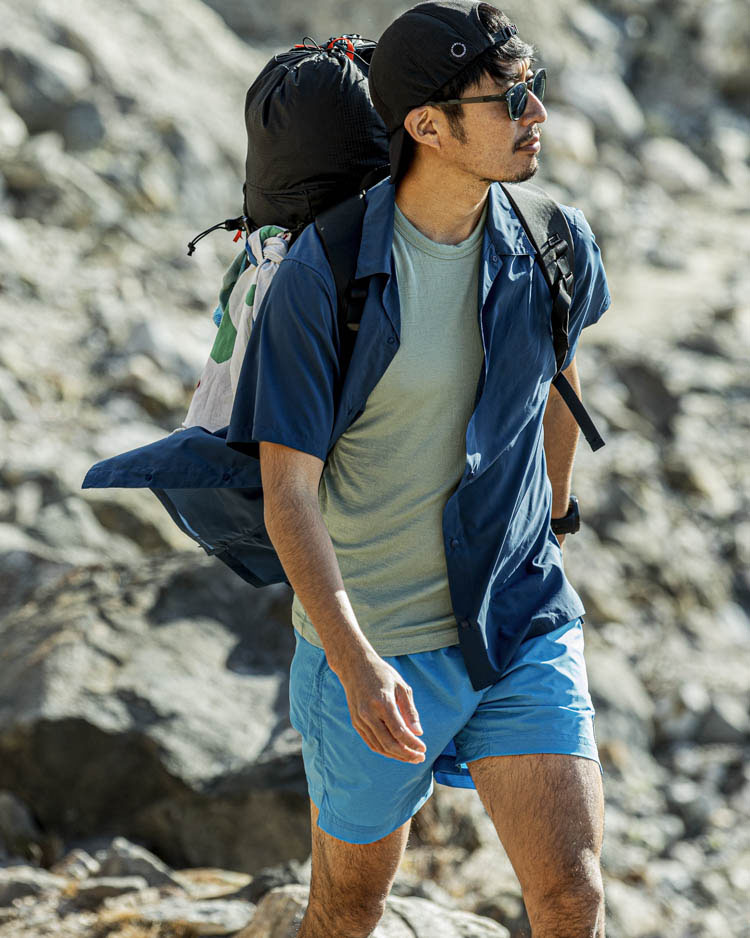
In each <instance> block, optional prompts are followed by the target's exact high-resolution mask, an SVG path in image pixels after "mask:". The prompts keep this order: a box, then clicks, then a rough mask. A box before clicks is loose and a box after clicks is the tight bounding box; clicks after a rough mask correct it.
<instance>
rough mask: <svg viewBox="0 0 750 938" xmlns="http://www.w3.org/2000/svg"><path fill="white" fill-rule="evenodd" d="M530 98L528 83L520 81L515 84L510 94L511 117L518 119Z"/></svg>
mask: <svg viewBox="0 0 750 938" xmlns="http://www.w3.org/2000/svg"><path fill="white" fill-rule="evenodd" d="M528 99H529V91H528V88H527V87H526V85H524V84H523V83H519V84H517V85H513V87H512V88H511V89H510V95H509V96H508V112H509V114H510V119H511V120H514V121H517V120H518V119H519V118H520V116H521V115H522V114H523V112H524V111H525V110H526V102H527V101H528Z"/></svg>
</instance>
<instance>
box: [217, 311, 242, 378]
mask: <svg viewBox="0 0 750 938" xmlns="http://www.w3.org/2000/svg"><path fill="white" fill-rule="evenodd" d="M236 338H237V330H236V329H235V328H234V323H233V322H232V317H231V316H230V315H229V310H227V309H225V310H224V315H223V316H222V317H221V325H220V326H219V331H218V332H217V333H216V339H215V340H214V345H213V348H212V349H211V358H213V360H214V361H215V362H216V363H217V364H218V365H220V364H221V363H222V362H225V361H227V360H228V359H230V358H231V357H232V352H233V351H234V340H235V339H236Z"/></svg>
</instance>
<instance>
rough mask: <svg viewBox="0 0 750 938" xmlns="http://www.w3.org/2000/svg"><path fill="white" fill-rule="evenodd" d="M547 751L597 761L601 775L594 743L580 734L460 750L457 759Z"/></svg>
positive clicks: (465, 760)
mask: <svg viewBox="0 0 750 938" xmlns="http://www.w3.org/2000/svg"><path fill="white" fill-rule="evenodd" d="M501 750H502V751H501ZM547 753H549V754H558V755H563V756H580V757H581V758H583V759H591V760H592V761H593V762H596V763H597V765H598V766H599V771H600V772H601V773H602V775H603V774H604V770H603V769H602V764H601V760H600V759H599V751H598V749H597V747H596V745H595V744H592V742H591V739H590V738H589V737H582V736H571V737H567V738H566V737H564V736H563V737H560V736H558V737H557V738H556V739H555V740H554V741H552V742H544V741H539V742H529V741H528V740H525V741H524V742H517V743H510V742H509V743H507V744H500V745H497V744H496V745H490V746H484V747H482V749H480V750H479V751H478V752H473V753H471V754H470V755H469V754H467V753H463V752H462V753H461V755H460V757H457V761H460V762H466V763H469V762H476V760H477V759H485V758H487V757H488V756H524V755H543V754H547Z"/></svg>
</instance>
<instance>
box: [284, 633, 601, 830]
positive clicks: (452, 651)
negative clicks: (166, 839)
mask: <svg viewBox="0 0 750 938" xmlns="http://www.w3.org/2000/svg"><path fill="white" fill-rule="evenodd" d="M294 634H295V637H296V640H297V647H296V650H295V654H294V658H293V660H292V667H291V673H290V680H289V703H290V717H291V722H292V726H294V728H295V729H296V730H298V731H299V732H300V733H301V734H302V757H303V759H304V763H305V774H306V775H307V784H308V790H309V792H310V798H311V799H312V800H313V802H314V803H315V805H316V807H317V808H318V810H319V812H320V813H319V817H318V825H319V826H320V827H321V828H322V829H323V830H324V831H326V833H328V834H331V835H332V836H334V837H337V838H338V839H339V840H345V841H348V842H349V843H356V844H367V843H372V842H373V841H375V840H380V838H381V837H385V836H387V835H388V834H390V833H391V832H392V831H394V830H396V828H398V827H400V826H401V825H402V824H404V823H405V822H406V821H407V820H408V819H409V818H410V817H412V815H414V814H415V813H416V812H417V811H418V810H419V808H421V806H422V805H423V804H424V803H425V801H427V799H428V798H429V797H430V795H431V794H432V788H433V778H434V780H435V781H437V782H440V783H442V784H446V785H453V786H455V787H461V788H474V783H473V781H472V779H471V776H470V774H469V772H468V770H467V767H466V763H468V762H471V761H472V760H473V759H481V758H483V757H484V756H507V755H517V754H520V753H538V752H557V753H566V754H569V755H575V756H583V757H584V758H586V759H593V760H594V761H595V762H597V763H599V756H598V753H597V748H596V742H595V740H594V708H593V706H592V703H591V697H590V696H589V691H588V681H587V678H586V665H585V662H584V658H583V620H582V619H574V620H573V621H572V622H569V623H567V624H566V625H563V626H561V627H560V628H558V629H556V630H555V631H554V632H549V633H547V634H546V635H540V636H536V637H534V638H530V639H528V640H527V641H525V642H522V643H521V645H520V646H519V649H518V651H517V653H516V655H515V657H514V658H513V659H512V660H511V662H510V664H509V666H508V669H507V670H506V672H505V674H504V675H503V677H502V678H501V680H499V681H498V682H497V683H496V684H492V685H490V686H489V687H485V688H484V689H483V690H479V691H475V690H474V689H473V688H472V686H471V682H470V680H469V676H468V674H467V673H466V667H465V665H464V660H463V655H462V654H461V649H460V647H459V646H458V645H449V646H448V647H446V648H438V649H437V650H435V651H423V652H418V653H417V654H413V655H393V656H389V657H385V656H384V660H385V661H387V662H388V663H389V664H390V665H391V666H392V667H394V668H395V669H396V670H397V671H398V672H399V674H400V675H401V676H402V677H403V678H404V680H405V681H406V682H407V683H408V684H409V685H410V686H411V688H412V691H413V694H414V705H415V706H416V708H417V712H418V713H419V718H420V723H421V725H422V729H423V731H424V732H423V734H422V736H421V737H419V738H420V739H421V740H422V742H423V743H424V744H425V746H426V747H427V751H426V753H425V761H424V762H421V763H419V764H418V765H414V764H412V763H407V762H401V761H399V760H398V759H392V758H389V757H387V756H382V755H380V754H378V753H376V752H373V751H372V750H371V749H370V748H369V746H368V745H367V744H366V743H365V742H364V740H363V739H362V737H361V736H360V735H359V733H357V731H356V730H355V729H354V727H353V726H352V722H351V717H350V715H349V708H348V706H347V703H346V694H345V692H344V688H343V686H342V684H341V682H340V681H339V679H338V677H337V676H336V675H335V674H334V672H333V671H332V670H331V669H330V667H329V666H328V661H327V659H326V655H325V652H324V651H323V650H322V649H321V648H317V647H316V646H315V645H312V644H311V643H310V642H308V641H307V640H306V639H304V638H302V636H301V635H300V634H299V633H298V632H297V631H295V633H294ZM599 768H600V770H601V763H599Z"/></svg>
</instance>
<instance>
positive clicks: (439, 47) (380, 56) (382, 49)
mask: <svg viewBox="0 0 750 938" xmlns="http://www.w3.org/2000/svg"><path fill="white" fill-rule="evenodd" d="M479 6H480V3H479V2H474V0H428V2H427V3H419V4H417V6H415V7H412V8H411V9H410V10H407V11H406V13H403V14H402V15H401V16H399V17H398V18H397V19H395V20H394V21H393V22H392V23H391V25H390V26H389V27H388V28H387V29H386V31H385V32H384V33H383V35H382V36H381V37H380V40H379V42H378V45H377V48H376V49H375V52H374V53H373V56H372V61H371V63H370V72H369V77H368V81H369V84H370V96H371V97H372V103H373V104H374V105H375V109H376V111H377V112H378V114H380V116H381V117H382V118H383V122H384V123H385V126H386V128H387V130H388V133H389V134H390V144H389V148H390V157H391V179H392V180H393V181H394V182H396V181H397V179H398V178H399V176H400V175H401V173H402V172H403V168H404V167H402V166H400V163H401V154H402V150H403V146H404V141H405V138H406V130H405V129H404V119H405V117H406V115H407V114H408V113H409V111H411V109H412V108H415V107H419V105H420V104H424V103H425V102H427V101H429V100H430V98H431V97H432V96H433V95H434V94H435V92H436V91H438V90H439V89H440V88H442V87H443V85H445V84H447V82H449V81H451V79H453V78H455V77H456V75H458V73H459V72H461V71H463V69H465V68H466V66H467V65H469V63H470V62H472V61H473V60H474V59H475V58H477V56H479V55H481V54H482V53H483V52H484V51H485V50H486V49H489V48H490V47H492V46H496V45H502V44H503V43H505V42H507V41H508V40H509V39H511V38H512V37H513V36H514V35H516V33H517V30H516V27H515V26H504V27H503V28H502V29H501V30H500V31H499V32H496V33H491V32H489V31H488V30H487V29H485V27H484V26H483V25H482V21H481V20H480V18H479Z"/></svg>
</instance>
